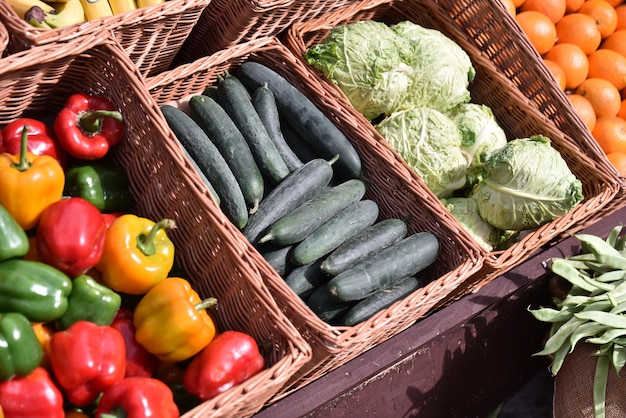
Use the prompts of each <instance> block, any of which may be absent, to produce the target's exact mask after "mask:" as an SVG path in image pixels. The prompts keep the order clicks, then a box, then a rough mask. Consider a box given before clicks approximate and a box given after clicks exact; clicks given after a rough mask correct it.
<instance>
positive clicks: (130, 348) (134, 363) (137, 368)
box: [111, 308, 159, 377]
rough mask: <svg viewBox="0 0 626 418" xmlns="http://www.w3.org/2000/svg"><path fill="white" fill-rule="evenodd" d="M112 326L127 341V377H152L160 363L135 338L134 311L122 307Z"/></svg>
mask: <svg viewBox="0 0 626 418" xmlns="http://www.w3.org/2000/svg"><path fill="white" fill-rule="evenodd" d="M111 326H112V327H113V328H115V329H116V330H118V331H119V332H120V333H121V334H122V337H124V342H125V343H126V374H125V376H126V377H134V376H138V377H151V376H152V375H153V373H154V371H155V369H156V367H157V364H158V363H159V360H158V359H157V357H156V356H155V355H154V354H152V353H150V352H149V351H148V350H146V349H145V348H143V346H142V345H141V344H139V343H138V342H137V339H136V338H135V330H136V329H135V324H134V323H133V313H132V311H130V310H129V309H126V308H120V309H119V310H118V311H117V313H116V314H115V318H113V322H112V323H111Z"/></svg>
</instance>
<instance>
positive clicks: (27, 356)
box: [0, 312, 43, 382]
mask: <svg viewBox="0 0 626 418" xmlns="http://www.w3.org/2000/svg"><path fill="white" fill-rule="evenodd" d="M42 359H43V348H42V347H41V343H40V342H39V340H38V339H37V335H35V331H34V330H33V327H32V325H31V323H30V321H29V320H28V318H26V317H25V316H24V315H22V314H21V313H17V312H9V313H5V314H0V382H4V381H7V380H9V379H11V378H12V377H13V376H26V375H28V374H30V373H31V372H32V371H33V370H35V369H36V368H37V366H39V364H40V363H41V360H42Z"/></svg>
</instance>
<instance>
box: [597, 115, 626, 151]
mask: <svg viewBox="0 0 626 418" xmlns="http://www.w3.org/2000/svg"><path fill="white" fill-rule="evenodd" d="M591 134H592V136H593V137H594V139H595V140H596V141H597V142H598V145H599V146H600V148H602V150H603V151H604V152H605V154H607V155H608V154H611V153H614V152H621V153H626V120H624V119H622V118H620V117H619V116H603V117H601V118H598V119H597V120H596V126H595V128H593V131H591Z"/></svg>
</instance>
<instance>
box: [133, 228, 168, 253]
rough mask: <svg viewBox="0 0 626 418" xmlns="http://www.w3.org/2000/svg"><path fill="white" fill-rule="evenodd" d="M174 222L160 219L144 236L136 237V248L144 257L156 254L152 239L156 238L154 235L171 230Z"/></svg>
mask: <svg viewBox="0 0 626 418" xmlns="http://www.w3.org/2000/svg"><path fill="white" fill-rule="evenodd" d="M175 225H176V224H175V222H174V220H173V219H162V220H160V221H159V222H157V223H155V224H154V225H153V226H152V228H151V229H150V232H149V233H148V234H147V235H146V234H141V235H140V236H138V237H137V248H139V250H140V251H141V252H142V253H143V254H144V255H146V256H150V255H154V253H155V252H156V248H155V247H154V239H155V238H156V234H157V233H158V232H159V231H160V230H161V229H164V230H168V229H172V228H174V226H175Z"/></svg>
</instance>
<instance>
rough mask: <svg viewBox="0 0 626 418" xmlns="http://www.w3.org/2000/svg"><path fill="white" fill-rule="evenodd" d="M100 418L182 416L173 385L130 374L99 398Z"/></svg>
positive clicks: (165, 417) (98, 409)
mask: <svg viewBox="0 0 626 418" xmlns="http://www.w3.org/2000/svg"><path fill="white" fill-rule="evenodd" d="M96 416H97V417H99V418H113V417H120V418H121V417H125V418H145V417H151V418H178V416H179V411H178V406H177V405H176V403H175V402H174V396H173V394H172V391H171V389H170V388H169V387H168V386H167V385H166V384H165V383H163V382H161V381H160V380H157V379H153V378H150V377H139V376H136V377H127V378H126V379H123V380H120V381H119V382H116V383H114V384H112V385H111V386H109V387H108V388H106V389H105V390H104V392H103V393H102V397H101V398H100V401H99V402H98V407H97V409H96Z"/></svg>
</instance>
